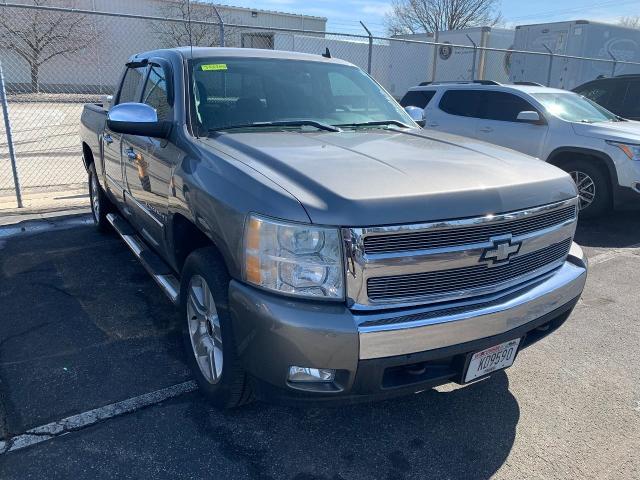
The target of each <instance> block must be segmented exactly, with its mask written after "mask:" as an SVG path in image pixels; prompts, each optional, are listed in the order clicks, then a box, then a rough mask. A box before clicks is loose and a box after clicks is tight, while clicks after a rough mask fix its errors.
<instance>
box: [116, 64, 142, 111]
mask: <svg viewBox="0 0 640 480" xmlns="http://www.w3.org/2000/svg"><path fill="white" fill-rule="evenodd" d="M146 70H147V69H146V68H145V67H138V68H131V67H129V68H127V71H126V72H125V75H124V81H123V82H122V87H121V88H120V94H119V96H118V104H120V103H128V102H139V101H140V87H141V86H142V82H143V81H144V76H145V72H146Z"/></svg>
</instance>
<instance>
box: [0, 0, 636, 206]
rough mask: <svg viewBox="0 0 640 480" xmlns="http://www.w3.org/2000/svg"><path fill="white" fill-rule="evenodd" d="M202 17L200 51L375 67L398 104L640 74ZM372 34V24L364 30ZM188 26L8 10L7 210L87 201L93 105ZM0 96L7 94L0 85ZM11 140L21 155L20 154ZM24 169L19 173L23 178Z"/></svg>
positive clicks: (0, 8) (2, 140)
mask: <svg viewBox="0 0 640 480" xmlns="http://www.w3.org/2000/svg"><path fill="white" fill-rule="evenodd" d="M220 27H221V24H220V23H216V22H211V21H196V22H193V28H194V29H196V28H197V35H194V37H193V38H192V41H193V43H194V45H196V46H215V45H219V44H220V40H221V37H222V38H223V39H224V44H225V46H227V47H252V48H270V49H276V50H290V51H296V52H306V53H311V54H322V53H324V52H325V51H326V49H329V51H330V53H331V55H332V56H333V57H336V58H341V59H344V60H347V61H349V62H351V63H353V64H355V65H357V66H359V67H360V68H362V69H363V70H365V71H368V72H369V73H370V74H371V75H372V76H373V77H374V78H375V79H376V80H377V81H378V82H379V83H380V84H381V85H383V86H384V87H385V88H386V89H387V90H388V91H389V92H390V93H391V94H392V95H393V96H394V97H396V98H398V99H399V98H401V97H402V96H403V95H404V94H405V93H406V91H407V89H409V88H410V87H412V86H415V85H418V84H420V83H422V82H431V81H468V80H473V79H485V80H495V81H498V82H510V81H511V82H513V81H519V82H521V81H530V82H537V83H540V84H543V85H551V86H559V87H564V88H571V87H573V86H576V85H572V84H568V83H567V79H568V78H571V79H581V80H582V81H587V80H590V79H593V78H596V77H598V76H602V75H605V76H611V75H617V74H621V73H635V72H638V73H640V63H634V62H631V61H618V60H613V59H612V58H580V57H573V56H568V55H559V54H554V53H553V52H546V51H541V52H538V51H536V52H525V51H518V50H514V49H498V48H489V47H486V46H478V42H475V43H476V46H473V44H474V41H473V40H472V39H471V37H469V40H470V42H469V43H468V44H466V45H460V44H454V43H447V42H440V43H438V42H434V41H429V40H428V39H427V40H414V39H410V38H382V37H375V36H371V35H370V34H369V33H368V31H367V30H366V28H363V35H355V34H341V33H335V32H325V31H314V30H311V31H309V30H294V29H285V28H276V27H270V26H267V25H265V26H263V27H257V26H255V25H251V26H249V25H240V24H237V23H224V24H223V28H222V29H221V28H220ZM363 27H364V26H363ZM185 35H188V25H187V22H186V21H185V20H184V19H174V18H160V17H153V16H142V15H133V14H119V13H109V12H95V11H89V10H80V9H71V8H60V7H46V6H44V7H43V6H33V5H16V4H8V3H5V4H0V62H1V63H0V65H1V67H2V70H3V72H4V82H3V85H1V86H2V87H3V88H4V92H5V94H6V96H5V100H6V106H5V107H3V114H4V118H5V119H6V121H0V210H1V209H3V208H15V207H16V206H17V203H18V201H19V199H20V197H21V200H22V202H21V203H22V205H24V206H35V205H37V206H40V207H47V206H49V204H51V203H52V202H53V200H55V199H60V198H81V199H85V197H86V190H85V189H86V186H85V183H86V173H85V171H84V168H83V165H82V160H81V158H82V148H81V142H80V138H79V134H78V132H79V123H80V115H81V112H82V108H83V104H85V103H89V102H98V103H100V102H103V101H104V100H105V96H106V95H110V94H112V93H113V92H114V90H115V88H116V84H117V82H118V80H119V77H120V75H121V72H122V69H123V65H124V63H125V62H126V60H127V59H128V57H130V56H131V55H133V54H134V53H138V52H141V51H145V50H152V49H157V48H162V47H173V46H177V45H178V44H184V43H185V42H184V39H185V38H186V37H185ZM0 93H1V90H0ZM9 138H11V139H12V146H13V149H11V148H10V145H9ZM14 173H15V174H14Z"/></svg>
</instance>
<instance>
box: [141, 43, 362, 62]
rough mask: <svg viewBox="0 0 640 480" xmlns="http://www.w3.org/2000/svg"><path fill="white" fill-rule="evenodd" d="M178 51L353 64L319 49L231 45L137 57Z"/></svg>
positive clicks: (190, 54)
mask: <svg viewBox="0 0 640 480" xmlns="http://www.w3.org/2000/svg"><path fill="white" fill-rule="evenodd" d="M163 52H164V53H168V52H177V53H179V54H180V55H181V56H182V57H183V58H209V57H225V58H230V57H238V58H273V59H281V60H306V61H312V62H329V63H340V64H343V65H352V64H351V63H349V62H345V61H344V60H340V59H338V58H327V57H324V56H322V54H323V53H325V52H323V51H319V52H318V54H317V55H316V54H311V53H298V52H287V51H284V50H266V49H259V48H229V47H193V50H192V49H191V47H177V48H167V49H162V50H153V51H149V52H143V53H139V54H137V55H135V56H134V57H132V59H135V58H146V57H149V56H151V55H152V54H155V55H158V54H161V53H163Z"/></svg>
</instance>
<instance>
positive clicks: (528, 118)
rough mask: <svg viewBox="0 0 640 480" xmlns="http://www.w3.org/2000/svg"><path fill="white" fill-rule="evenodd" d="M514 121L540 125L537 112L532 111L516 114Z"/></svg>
mask: <svg viewBox="0 0 640 480" xmlns="http://www.w3.org/2000/svg"><path fill="white" fill-rule="evenodd" d="M516 120H517V121H519V122H525V123H540V114H538V112H534V111H533V110H525V111H524V112H520V113H519V114H518V116H517V117H516Z"/></svg>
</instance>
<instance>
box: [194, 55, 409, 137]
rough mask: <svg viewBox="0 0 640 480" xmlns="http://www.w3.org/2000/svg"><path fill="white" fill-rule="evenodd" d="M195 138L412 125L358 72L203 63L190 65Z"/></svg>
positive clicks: (293, 63) (269, 61)
mask: <svg viewBox="0 0 640 480" xmlns="http://www.w3.org/2000/svg"><path fill="white" fill-rule="evenodd" d="M191 82H192V92H193V94H192V98H191V105H192V110H193V112H194V115H193V122H194V123H195V125H196V131H197V132H198V134H199V135H207V133H210V132H216V131H221V130H225V129H229V130H231V129H234V130H236V131H240V130H241V129H253V128H260V129H261V130H264V129H265V128H266V129H268V128H276V129H283V128H296V129H309V128H311V129H314V128H315V129H322V130H330V131H339V128H333V127H338V126H339V127H340V128H342V129H344V128H388V127H396V128H397V127H402V126H411V127H414V126H415V124H414V122H413V121H412V120H411V118H410V117H409V115H408V114H407V113H406V112H405V111H404V110H403V109H402V107H400V106H399V105H398V103H397V102H396V101H395V100H394V99H393V98H392V97H391V96H390V95H389V94H387V93H386V92H385V91H384V90H383V89H382V88H381V87H380V86H379V85H378V84H377V83H376V82H374V81H373V80H372V79H371V78H370V77H369V76H368V75H367V74H366V73H364V72H363V71H362V70H360V69H358V68H356V67H352V66H349V65H342V64H338V63H331V62H315V61H301V60H287V59H273V58H204V59H195V60H194V61H193V62H192V63H191Z"/></svg>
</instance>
